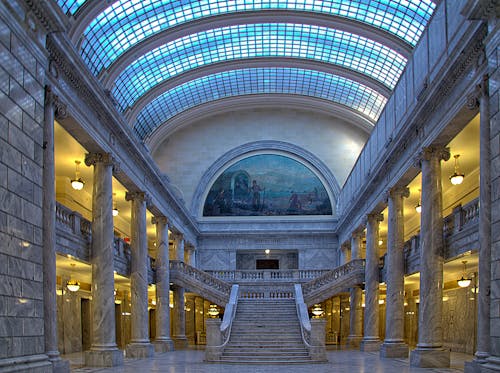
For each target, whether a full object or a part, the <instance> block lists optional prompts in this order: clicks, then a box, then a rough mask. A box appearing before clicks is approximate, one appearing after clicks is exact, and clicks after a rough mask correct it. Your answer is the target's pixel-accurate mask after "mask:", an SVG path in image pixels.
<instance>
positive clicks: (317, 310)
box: [311, 304, 325, 319]
mask: <svg viewBox="0 0 500 373" xmlns="http://www.w3.org/2000/svg"><path fill="white" fill-rule="evenodd" d="M311 313H312V314H313V319H319V318H321V317H322V316H323V314H324V313H325V311H323V308H321V305H320V304H315V305H314V306H313V308H312V310H311Z"/></svg>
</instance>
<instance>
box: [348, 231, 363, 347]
mask: <svg viewBox="0 0 500 373" xmlns="http://www.w3.org/2000/svg"><path fill="white" fill-rule="evenodd" d="M362 237H363V233H362V232H355V233H353V234H352V237H351V257H350V259H351V260H354V259H360V258H361V240H362ZM349 293H350V296H349V309H350V310H349V335H348V336H347V344H348V345H349V346H350V347H355V348H358V347H359V345H360V343H361V340H362V339H363V290H362V289H361V286H355V287H353V288H350V289H349Z"/></svg>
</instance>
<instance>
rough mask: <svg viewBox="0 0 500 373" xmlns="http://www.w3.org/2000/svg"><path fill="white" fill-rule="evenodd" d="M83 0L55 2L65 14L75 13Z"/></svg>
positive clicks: (60, 0)
mask: <svg viewBox="0 0 500 373" xmlns="http://www.w3.org/2000/svg"><path fill="white" fill-rule="evenodd" d="M84 2H85V0H57V4H59V6H60V7H61V9H62V10H63V12H64V13H66V14H75V13H76V11H77V10H78V8H80V6H82V4H83V3H84Z"/></svg>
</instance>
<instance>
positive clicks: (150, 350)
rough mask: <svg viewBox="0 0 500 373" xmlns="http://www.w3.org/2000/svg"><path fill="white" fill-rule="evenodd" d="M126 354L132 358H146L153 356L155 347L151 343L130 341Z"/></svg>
mask: <svg viewBox="0 0 500 373" xmlns="http://www.w3.org/2000/svg"><path fill="white" fill-rule="evenodd" d="M125 354H126V355H127V358H131V359H144V358H147V357H153V355H154V354H155V347H154V346H153V345H152V344H151V343H149V342H146V343H134V342H132V343H130V344H128V345H127V347H126V349H125Z"/></svg>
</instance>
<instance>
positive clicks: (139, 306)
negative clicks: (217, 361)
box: [125, 192, 154, 358]
mask: <svg viewBox="0 0 500 373" xmlns="http://www.w3.org/2000/svg"><path fill="white" fill-rule="evenodd" d="M125 199H126V200H127V201H131V202H132V208H131V212H132V214H131V219H130V228H131V245H130V246H131V253H132V258H131V265H130V267H131V270H130V292H131V293H130V295H131V297H130V299H131V301H130V303H131V315H130V323H131V327H132V328H131V338H130V343H129V344H128V345H127V348H126V353H127V357H129V358H147V357H151V356H153V354H154V346H153V345H152V344H151V343H150V341H149V318H148V316H149V312H148V265H149V260H148V237H147V235H146V205H147V203H148V196H147V195H146V194H145V193H144V192H127V193H126V194H125Z"/></svg>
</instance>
